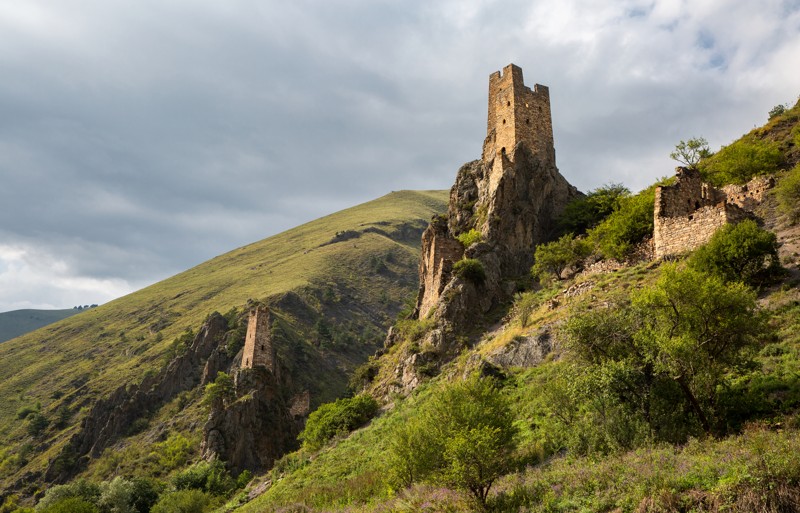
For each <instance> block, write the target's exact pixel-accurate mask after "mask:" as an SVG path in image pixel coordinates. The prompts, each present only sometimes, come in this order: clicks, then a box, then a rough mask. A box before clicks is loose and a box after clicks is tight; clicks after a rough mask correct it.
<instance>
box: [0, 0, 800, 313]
mask: <svg viewBox="0 0 800 513" xmlns="http://www.w3.org/2000/svg"><path fill="white" fill-rule="evenodd" d="M512 62H513V63H515V64H517V65H519V66H521V67H522V69H523V72H524V76H525V82H526V84H527V85H529V86H532V85H533V84H535V83H540V84H544V85H547V86H548V87H549V88H550V99H551V106H552V115H553V125H554V135H555V145H556V156H557V164H558V167H559V169H560V171H561V173H562V174H563V175H564V176H565V177H566V178H567V179H568V180H569V181H570V182H571V183H573V184H574V185H576V186H577V187H578V188H579V189H581V190H583V191H589V190H591V189H594V188H596V187H599V186H601V185H604V184H608V183H623V184H625V185H626V186H628V187H629V188H630V189H632V190H633V191H636V190H639V189H641V188H644V187H646V186H647V185H649V184H650V183H652V182H653V181H654V180H655V179H657V178H658V177H661V176H667V175H671V174H672V173H673V170H674V167H675V165H676V163H675V162H673V161H671V160H670V159H669V153H670V152H671V151H672V150H673V149H674V146H675V144H676V143H678V142H679V141H680V140H682V139H688V138H690V137H696V136H702V137H705V138H706V139H707V140H708V141H709V143H710V145H711V147H712V149H718V148H719V147H720V146H721V145H724V144H728V143H730V142H731V141H733V140H734V139H736V138H738V137H739V136H741V135H742V134H743V133H746V132H747V131H749V130H750V129H752V128H753V127H754V126H760V125H762V124H763V123H764V122H766V120H767V113H768V112H769V110H770V109H771V108H772V107H774V106H775V105H778V104H783V103H789V104H794V102H795V101H797V99H798V94H800V0H693V1H691V2H689V1H681V0H524V1H523V0H520V1H517V0H496V1H492V0H443V1H434V0H419V1H417V0H317V1H310V0H292V1H291V2H288V1H285V0H281V1H276V0H225V1H224V2H220V1H219V0H191V1H189V0H137V1H136V2H130V1H120V0H25V1H15V0H0V311H7V310H14V309H20V308H71V307H72V306H74V305H79V304H93V303H100V304H101V303H104V302H107V301H109V300H111V299H113V298H115V297H119V296H121V295H124V294H127V293H129V292H131V291H134V290H136V289H139V288H141V287H143V286H146V285H148V284H151V283H154V282H156V281H159V280H161V279H164V278H166V277H169V276H171V275H174V274H176V273H178V272H180V271H183V270H185V269H188V268H190V267H193V266H195V265H197V264H199V263H201V262H203V261H205V260H208V259H209V258H212V257H214V256H216V255H219V254H222V253H225V252H227V251H229V250H232V249H234V248H237V247H239V246H242V245H245V244H248V243H251V242H254V241H257V240H260V239H263V238H265V237H268V236H270V235H273V234H275V233H279V232H281V231H283V230H286V229H288V228H291V227H293V226H296V225H298V224H301V223H304V222H306V221H310V220H312V219H315V218H318V217H320V216H323V215H326V214H329V213H331V212H335V211H337V210H341V209H343V208H346V207H349V206H352V205H355V204H358V203H362V202H365V201H369V200H371V199H374V198H376V197H379V196H382V195H384V194H387V193H389V192H390V191H393V190H400V189H446V188H449V187H450V186H451V185H452V183H453V181H454V179H455V175H456V172H457V170H458V168H459V166H460V165H461V164H462V163H464V162H467V161H470V160H473V159H475V158H478V157H479V156H480V152H481V145H482V143H483V139H484V137H485V135H486V105H487V97H486V96H487V91H488V77H489V75H490V74H491V73H492V72H493V71H497V70H500V69H501V68H502V67H504V66H505V65H507V64H509V63H512Z"/></svg>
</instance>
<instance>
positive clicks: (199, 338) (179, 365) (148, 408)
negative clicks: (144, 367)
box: [45, 312, 228, 482]
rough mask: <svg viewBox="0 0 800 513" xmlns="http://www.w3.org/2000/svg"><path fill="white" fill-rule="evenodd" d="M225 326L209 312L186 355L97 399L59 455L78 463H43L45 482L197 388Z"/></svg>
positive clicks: (61, 475) (65, 474)
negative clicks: (46, 464)
mask: <svg viewBox="0 0 800 513" xmlns="http://www.w3.org/2000/svg"><path fill="white" fill-rule="evenodd" d="M227 328H228V326H227V322H226V321H225V318H224V317H222V316H221V315H220V314H218V313H216V312H215V313H213V314H212V315H211V316H209V318H208V319H207V320H206V322H205V323H203V326H202V327H201V328H200V331H199V332H198V333H197V335H196V336H195V338H194V340H193V341H192V343H191V345H190V346H189V347H188V348H187V349H186V352H185V353H183V354H182V355H180V356H177V357H175V358H174V359H173V360H172V361H171V362H170V363H169V364H168V365H167V366H165V367H164V368H163V369H161V371H160V372H159V373H157V374H153V375H149V376H145V378H144V379H143V380H142V382H141V383H139V384H138V385H136V384H126V385H122V386H120V387H119V388H118V389H117V390H115V391H114V392H113V393H112V394H111V395H110V396H108V397H107V398H105V399H101V400H99V401H97V402H96V403H95V404H94V405H93V406H92V408H91V410H90V411H89V413H88V415H87V416H86V417H85V418H84V419H83V421H82V422H81V426H80V428H79V429H78V432H77V433H75V434H74V435H73V436H72V438H71V439H70V441H69V442H68V443H67V446H66V447H65V449H64V450H63V451H62V454H69V456H70V458H75V459H76V460H77V463H78V465H70V466H66V467H65V466H64V465H63V463H62V462H63V460H62V459H59V458H56V459H55V460H54V461H53V462H51V464H50V465H49V467H48V469H47V472H46V473H45V479H46V480H47V481H50V482H57V481H61V480H64V479H67V478H68V477H70V473H71V472H72V471H74V470H75V469H76V468H79V467H80V465H79V463H80V462H81V461H82V460H83V459H84V458H86V457H92V458H96V457H98V456H100V454H102V452H103V450H104V449H106V448H107V447H110V446H111V445H112V444H113V443H114V442H116V441H117V440H118V439H119V438H121V437H123V436H126V435H128V434H130V429H131V426H132V425H133V424H134V421H136V420H137V419H140V418H146V417H147V416H148V415H150V413H151V412H154V411H155V410H156V409H158V408H159V407H160V406H162V405H163V404H164V403H166V402H167V401H169V400H171V399H172V398H174V397H175V396H177V395H178V394H179V393H180V392H183V391H186V390H190V389H192V388H194V387H196V386H197V385H198V384H200V382H201V378H202V377H203V375H204V369H205V362H206V360H207V359H208V358H209V356H211V355H212V353H214V352H215V351H217V352H218V346H219V344H220V341H222V340H223V339H224V334H225V332H226V331H227ZM206 379H207V378H206ZM211 379H213V378H211Z"/></svg>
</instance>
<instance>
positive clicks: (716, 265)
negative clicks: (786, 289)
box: [689, 219, 780, 285]
mask: <svg viewBox="0 0 800 513" xmlns="http://www.w3.org/2000/svg"><path fill="white" fill-rule="evenodd" d="M689 265H690V266H692V267H694V268H695V269H698V270H700V271H707V272H710V273H713V274H717V275H719V276H720V277H722V278H723V279H725V280H727V281H741V282H744V283H747V284H750V285H753V284H757V283H758V282H762V281H764V280H766V279H768V278H770V277H771V276H772V275H773V274H774V273H775V272H777V271H778V270H779V269H780V262H779V260H778V239H777V237H776V236H775V234H774V233H772V232H770V231H768V230H764V229H762V228H760V227H759V226H758V225H757V224H756V223H755V221H752V220H750V219H747V220H745V221H742V222H741V223H738V224H735V225H731V224H729V225H725V226H723V227H722V228H720V229H719V230H717V231H716V232H715V233H714V235H713V236H712V237H711V240H709V241H708V243H707V244H706V245H704V246H702V247H700V248H698V249H697V250H696V251H695V252H694V254H693V255H692V256H691V258H690V259H689Z"/></svg>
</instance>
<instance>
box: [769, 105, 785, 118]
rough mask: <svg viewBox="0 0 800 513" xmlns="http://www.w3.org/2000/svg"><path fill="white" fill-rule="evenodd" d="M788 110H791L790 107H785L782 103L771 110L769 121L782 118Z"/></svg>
mask: <svg viewBox="0 0 800 513" xmlns="http://www.w3.org/2000/svg"><path fill="white" fill-rule="evenodd" d="M788 108H789V106H788V105H784V104H783V103H780V104H778V105H776V106H774V107H772V108H771V109H769V119H772V118H775V117H778V116H780V115H781V114H783V113H784V112H786V109H788Z"/></svg>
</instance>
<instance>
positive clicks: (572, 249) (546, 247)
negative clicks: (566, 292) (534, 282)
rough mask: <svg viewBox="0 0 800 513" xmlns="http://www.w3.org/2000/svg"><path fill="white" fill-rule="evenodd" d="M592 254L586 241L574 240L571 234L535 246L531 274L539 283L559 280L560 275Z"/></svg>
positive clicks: (590, 246)
mask: <svg viewBox="0 0 800 513" xmlns="http://www.w3.org/2000/svg"><path fill="white" fill-rule="evenodd" d="M591 253H592V245H591V244H590V243H589V242H588V241H587V240H586V239H582V238H581V239H576V238H575V237H574V236H573V235H572V234H571V233H570V234H567V235H564V236H562V237H561V238H560V239H558V240H555V241H553V242H548V243H546V244H539V245H538V246H536V251H535V253H534V264H533V267H532V268H531V274H532V275H533V277H534V278H538V279H539V280H540V281H547V280H548V279H550V278H553V277H555V278H557V279H559V280H560V279H561V278H562V276H561V273H562V272H564V270H565V269H567V268H568V267H571V266H574V265H576V264H578V263H579V262H580V261H581V260H583V259H584V258H586V257H587V256H589V255H590V254H591Z"/></svg>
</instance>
